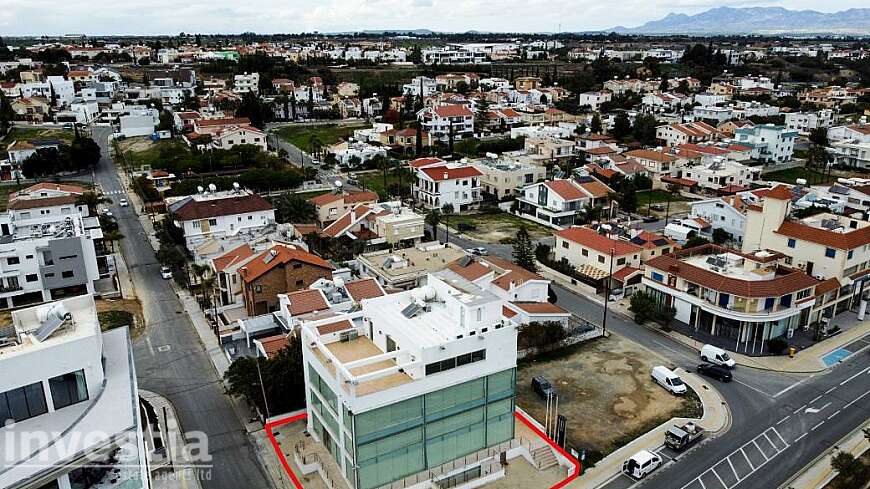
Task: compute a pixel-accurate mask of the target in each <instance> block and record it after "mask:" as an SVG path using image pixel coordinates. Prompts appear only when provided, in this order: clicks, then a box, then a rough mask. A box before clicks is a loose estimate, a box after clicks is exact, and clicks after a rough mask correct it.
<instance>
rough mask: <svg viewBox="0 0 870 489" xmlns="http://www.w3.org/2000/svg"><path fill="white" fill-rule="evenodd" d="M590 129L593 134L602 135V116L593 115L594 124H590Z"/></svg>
mask: <svg viewBox="0 0 870 489" xmlns="http://www.w3.org/2000/svg"><path fill="white" fill-rule="evenodd" d="M589 129H590V130H591V131H592V133H593V134H600V133H601V116H600V115H599V114H597V113H596V114H593V115H592V122H591V123H590V124H589Z"/></svg>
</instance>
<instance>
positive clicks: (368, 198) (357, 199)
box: [344, 192, 378, 204]
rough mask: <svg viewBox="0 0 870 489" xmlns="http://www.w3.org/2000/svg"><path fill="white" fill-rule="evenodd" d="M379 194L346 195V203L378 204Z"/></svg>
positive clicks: (358, 193) (355, 193)
mask: <svg viewBox="0 0 870 489" xmlns="http://www.w3.org/2000/svg"><path fill="white" fill-rule="evenodd" d="M377 201H378V194H377V193H375V192H352V193H348V194H345V196H344V202H345V203H346V204H359V203H363V202H377Z"/></svg>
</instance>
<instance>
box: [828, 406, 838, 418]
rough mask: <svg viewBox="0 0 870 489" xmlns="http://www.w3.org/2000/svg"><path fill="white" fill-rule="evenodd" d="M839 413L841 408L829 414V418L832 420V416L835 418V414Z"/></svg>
mask: <svg viewBox="0 0 870 489" xmlns="http://www.w3.org/2000/svg"><path fill="white" fill-rule="evenodd" d="M838 414H840V410H839V409H837V410H836V411H834V412H833V413H831V415H830V416H828V419H829V420H830V419H831V418H833V417H834V416H836V415H838Z"/></svg>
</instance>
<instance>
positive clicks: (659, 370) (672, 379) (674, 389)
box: [651, 365, 686, 395]
mask: <svg viewBox="0 0 870 489" xmlns="http://www.w3.org/2000/svg"><path fill="white" fill-rule="evenodd" d="M651 375H652V378H653V380H654V381H656V382H657V383H658V384H659V385H661V386H662V387H664V388H665V389H667V390H668V391H670V393H671V394H676V395H680V394H685V393H686V384H684V383H683V380H682V379H681V378H680V377H679V376H678V375H677V374H675V373H674V372H673V371H672V370H671V369H669V368H667V367H663V366H661V365H659V366H658V367H653V369H652V374H651Z"/></svg>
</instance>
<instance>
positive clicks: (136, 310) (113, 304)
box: [95, 299, 145, 338]
mask: <svg viewBox="0 0 870 489" xmlns="http://www.w3.org/2000/svg"><path fill="white" fill-rule="evenodd" d="M95 303H96V305H97V313H100V312H103V311H127V312H129V313H131V314H133V316H134V317H135V318H136V327H134V328H130V337H131V338H136V337H137V336H138V335H139V334H141V333H142V332H143V331H145V317H144V316H143V315H142V304H141V303H140V302H139V299H97V300H96V301H95Z"/></svg>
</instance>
